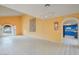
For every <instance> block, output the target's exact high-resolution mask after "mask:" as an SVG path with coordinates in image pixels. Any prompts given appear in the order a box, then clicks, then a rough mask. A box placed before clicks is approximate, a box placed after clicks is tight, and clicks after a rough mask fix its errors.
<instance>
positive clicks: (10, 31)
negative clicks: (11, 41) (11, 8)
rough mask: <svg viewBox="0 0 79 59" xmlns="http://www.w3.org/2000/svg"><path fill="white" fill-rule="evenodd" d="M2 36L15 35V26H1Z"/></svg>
mask: <svg viewBox="0 0 79 59" xmlns="http://www.w3.org/2000/svg"><path fill="white" fill-rule="evenodd" d="M2 35H4V36H5V35H7V36H11V35H16V26H14V25H11V24H5V25H3V26H2Z"/></svg>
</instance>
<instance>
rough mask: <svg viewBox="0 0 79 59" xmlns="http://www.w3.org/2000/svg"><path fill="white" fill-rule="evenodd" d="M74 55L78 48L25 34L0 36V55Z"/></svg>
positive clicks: (78, 50) (77, 52) (78, 51)
mask: <svg viewBox="0 0 79 59" xmlns="http://www.w3.org/2000/svg"><path fill="white" fill-rule="evenodd" d="M63 54H64V55H76V54H79V48H78V47H73V46H65V45H63V44H57V43H53V42H50V41H47V40H41V39H35V38H31V37H27V36H9V37H0V55H63Z"/></svg>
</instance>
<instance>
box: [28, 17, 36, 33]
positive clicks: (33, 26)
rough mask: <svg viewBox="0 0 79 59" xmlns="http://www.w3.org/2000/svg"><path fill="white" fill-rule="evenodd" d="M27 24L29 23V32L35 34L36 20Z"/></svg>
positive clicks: (33, 19) (31, 20)
mask: <svg viewBox="0 0 79 59" xmlns="http://www.w3.org/2000/svg"><path fill="white" fill-rule="evenodd" d="M29 22H30V23H29V25H30V27H29V30H30V32H36V18H32V19H30V21H29Z"/></svg>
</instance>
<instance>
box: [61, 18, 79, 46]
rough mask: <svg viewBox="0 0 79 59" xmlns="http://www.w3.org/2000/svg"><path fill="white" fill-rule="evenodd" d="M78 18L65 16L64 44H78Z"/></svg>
mask: <svg viewBox="0 0 79 59" xmlns="http://www.w3.org/2000/svg"><path fill="white" fill-rule="evenodd" d="M78 22H79V21H78V19H77V18H73V17H72V18H65V19H64V21H63V23H62V30H63V31H62V39H63V41H64V44H67V45H78V43H79V40H78V34H79V29H78V28H79V24H78Z"/></svg>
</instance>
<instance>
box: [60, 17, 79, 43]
mask: <svg viewBox="0 0 79 59" xmlns="http://www.w3.org/2000/svg"><path fill="white" fill-rule="evenodd" d="M69 20H74V21H76V22H77V24H78V39H79V19H78V18H76V17H69V18H64V20H63V21H62V24H61V40H62V42H63V41H64V38H63V25H64V23H65V22H66V21H69ZM78 42H79V40H78Z"/></svg>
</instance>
